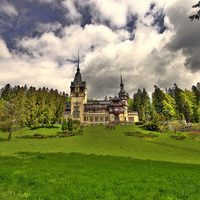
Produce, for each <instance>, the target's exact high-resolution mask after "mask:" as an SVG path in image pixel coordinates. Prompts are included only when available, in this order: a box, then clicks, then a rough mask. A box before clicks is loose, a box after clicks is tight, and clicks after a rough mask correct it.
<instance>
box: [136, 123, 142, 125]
mask: <svg viewBox="0 0 200 200" xmlns="http://www.w3.org/2000/svg"><path fill="white" fill-rule="evenodd" d="M135 125H143V122H135Z"/></svg>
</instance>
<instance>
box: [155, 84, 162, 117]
mask: <svg viewBox="0 0 200 200" xmlns="http://www.w3.org/2000/svg"><path fill="white" fill-rule="evenodd" d="M154 88H155V90H154V92H153V94H152V103H153V106H154V109H155V110H156V112H157V113H159V114H161V113H162V112H163V100H164V99H165V93H164V92H163V91H162V90H161V89H160V88H159V87H158V86H156V85H155V86H154Z"/></svg>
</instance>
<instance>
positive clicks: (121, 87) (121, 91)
mask: <svg viewBox="0 0 200 200" xmlns="http://www.w3.org/2000/svg"><path fill="white" fill-rule="evenodd" d="M118 95H119V98H120V97H122V96H128V93H127V92H126V91H125V89H124V83H123V81H122V76H121V82H120V91H119V93H118Z"/></svg>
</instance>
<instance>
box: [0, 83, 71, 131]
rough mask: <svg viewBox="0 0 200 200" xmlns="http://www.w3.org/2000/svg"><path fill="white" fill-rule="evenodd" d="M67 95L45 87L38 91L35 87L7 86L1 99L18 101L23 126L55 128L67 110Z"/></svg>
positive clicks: (17, 105)
mask: <svg viewBox="0 0 200 200" xmlns="http://www.w3.org/2000/svg"><path fill="white" fill-rule="evenodd" d="M67 96H68V95H67V94H65V93H64V92H63V93H60V94H59V93H58V90H53V89H51V90H49V89H48V88H45V87H43V88H42V89H41V88H39V89H38V90H36V88H35V87H32V86H31V87H30V88H27V86H26V85H25V86H24V87H23V86H22V87H20V86H19V85H18V86H14V87H11V86H10V84H7V85H6V86H5V87H3V88H2V94H1V98H2V99H4V100H6V101H9V102H11V100H12V99H15V101H16V108H17V110H18V111H19V112H20V118H21V121H20V123H21V125H22V126H29V127H31V128H35V127H38V126H40V125H42V126H43V125H46V126H47V127H48V126H53V125H54V124H55V123H57V122H60V121H61V117H62V115H63V113H64V110H65V103H66V101H67Z"/></svg>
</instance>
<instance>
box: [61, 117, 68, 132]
mask: <svg viewBox="0 0 200 200" xmlns="http://www.w3.org/2000/svg"><path fill="white" fill-rule="evenodd" d="M67 129H68V123H67V121H66V119H64V120H63V123H62V130H63V132H64V131H65V130H67Z"/></svg>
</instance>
